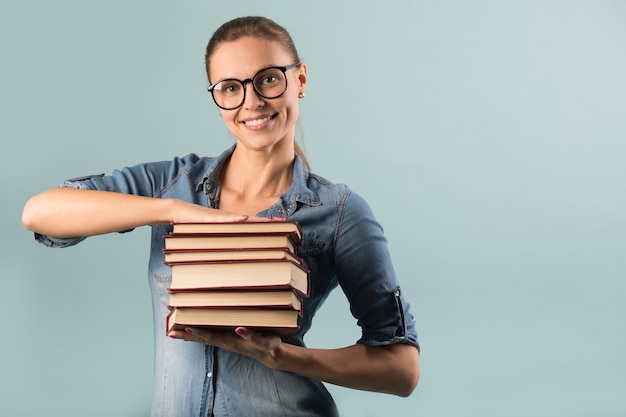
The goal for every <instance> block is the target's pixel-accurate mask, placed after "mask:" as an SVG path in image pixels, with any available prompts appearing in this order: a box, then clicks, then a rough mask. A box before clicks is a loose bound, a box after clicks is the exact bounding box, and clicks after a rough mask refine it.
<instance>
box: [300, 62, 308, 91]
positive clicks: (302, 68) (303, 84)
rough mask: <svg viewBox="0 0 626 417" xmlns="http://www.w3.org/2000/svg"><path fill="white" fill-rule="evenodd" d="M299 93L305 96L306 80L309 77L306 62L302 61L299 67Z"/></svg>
mask: <svg viewBox="0 0 626 417" xmlns="http://www.w3.org/2000/svg"><path fill="white" fill-rule="evenodd" d="M298 71H299V72H298V95H299V96H302V97H304V92H305V90H306V82H307V79H308V76H307V73H306V64H305V63H301V64H300V66H299V67H298Z"/></svg>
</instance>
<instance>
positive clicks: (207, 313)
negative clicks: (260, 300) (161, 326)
mask: <svg viewBox="0 0 626 417" xmlns="http://www.w3.org/2000/svg"><path fill="white" fill-rule="evenodd" d="M298 316H299V312H298V311H296V310H281V309H270V310H258V309H219V308H187V307H179V308H175V309H173V310H172V311H171V312H170V313H169V315H168V316H167V322H166V332H167V333H169V332H170V331H172V330H183V329H184V328H185V327H189V326H192V327H211V328H217V329H223V330H232V329H234V328H236V327H249V328H252V329H254V330H257V331H264V332H265V331H266V332H274V333H278V334H279V335H280V336H281V337H283V338H288V337H289V336H291V335H293V334H294V333H295V332H296V331H297V330H298V329H299V326H298Z"/></svg>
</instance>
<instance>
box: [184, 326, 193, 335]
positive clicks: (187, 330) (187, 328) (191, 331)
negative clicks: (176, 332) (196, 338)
mask: <svg viewBox="0 0 626 417" xmlns="http://www.w3.org/2000/svg"><path fill="white" fill-rule="evenodd" d="M185 333H189V334H192V333H193V330H192V329H190V328H189V327H186V328H185Z"/></svg>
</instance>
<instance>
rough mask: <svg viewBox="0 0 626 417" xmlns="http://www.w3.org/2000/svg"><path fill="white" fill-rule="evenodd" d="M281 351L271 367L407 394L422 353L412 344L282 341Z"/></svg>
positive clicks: (413, 384)
mask: <svg viewBox="0 0 626 417" xmlns="http://www.w3.org/2000/svg"><path fill="white" fill-rule="evenodd" d="M279 352H280V353H279V357H276V358H273V360H274V361H275V362H274V363H273V364H270V366H272V367H276V368H277V369H282V370H285V371H291V372H296V373H299V374H301V375H306V376H309V377H311V378H315V379H319V380H321V381H325V382H329V383H331V384H335V385H340V386H343V387H348V388H354V389H361V390H366V391H375V392H384V393H388V394H395V395H399V396H402V397H406V396H408V395H410V394H411V393H412V392H413V390H414V389H415V387H416V385H417V383H418V381H419V375H420V363H419V353H418V351H417V349H416V348H415V347H414V346H410V345H404V344H395V345H389V346H366V345H361V344H357V345H354V346H349V347H346V348H343V349H328V350H325V349H308V348H302V347H299V346H293V345H288V344H282V349H279ZM270 363H271V361H270Z"/></svg>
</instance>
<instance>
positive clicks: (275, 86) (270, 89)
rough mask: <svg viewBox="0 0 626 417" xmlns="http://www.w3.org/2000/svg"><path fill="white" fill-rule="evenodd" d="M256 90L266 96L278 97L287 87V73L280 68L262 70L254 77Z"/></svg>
mask: <svg viewBox="0 0 626 417" xmlns="http://www.w3.org/2000/svg"><path fill="white" fill-rule="evenodd" d="M252 83H253V84H254V89H255V90H256V92H257V93H258V94H259V95H260V96H262V97H265V98H276V97H278V96H280V95H281V94H283V93H284V92H285V90H286V89H287V79H286V78H285V73H284V72H283V71H281V70H280V69H279V68H267V69H264V70H261V71H260V72H259V73H257V74H256V75H255V76H254V78H253V79H252Z"/></svg>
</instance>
